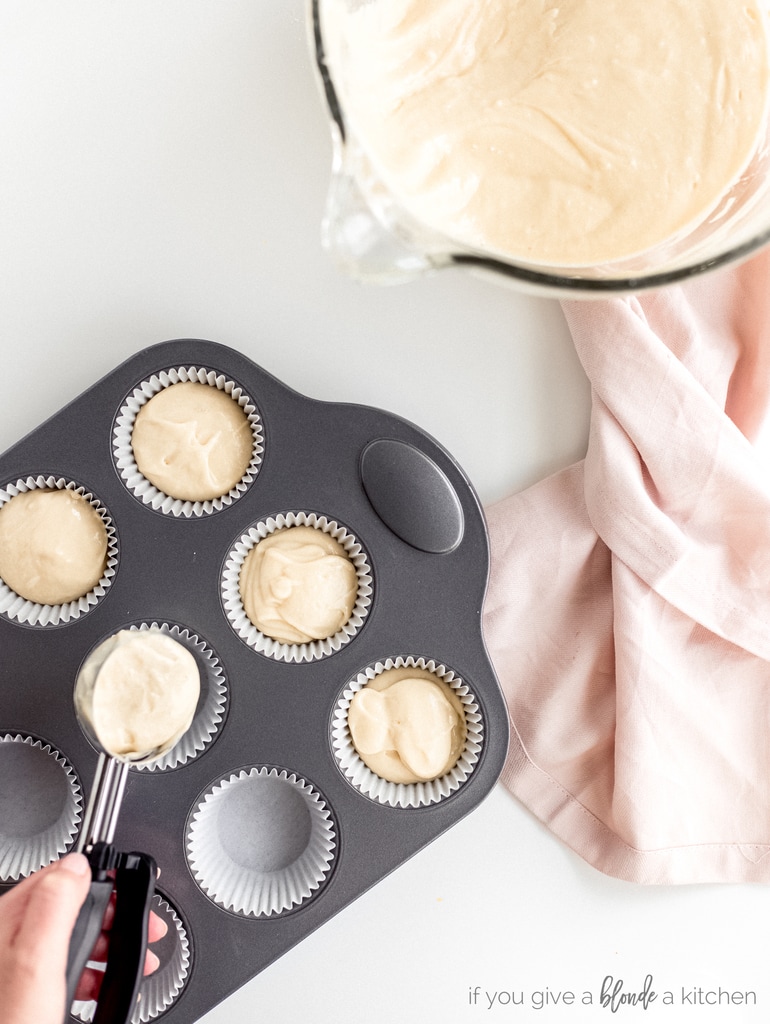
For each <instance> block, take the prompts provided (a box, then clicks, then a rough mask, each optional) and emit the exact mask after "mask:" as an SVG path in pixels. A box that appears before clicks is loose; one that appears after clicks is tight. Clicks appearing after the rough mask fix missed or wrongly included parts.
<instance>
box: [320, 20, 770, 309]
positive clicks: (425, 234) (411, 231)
mask: <svg viewBox="0 0 770 1024" xmlns="http://www.w3.org/2000/svg"><path fill="white" fill-rule="evenodd" d="M326 2H327V0H309V8H308V15H309V33H310V39H311V46H312V48H313V53H314V58H315V65H316V69H317V72H318V79H319V83H320V87H321V90H322V94H323V96H324V99H325V103H326V106H327V109H328V113H329V119H330V125H331V132H332V145H333V162H332V169H331V183H330V188H329V192H328V197H327V202H326V209H325V212H324V216H323V220H322V242H323V245H324V247H325V249H326V250H327V251H328V252H329V253H330V255H331V256H332V257H333V258H334V259H335V260H336V262H337V263H338V264H339V265H340V266H341V267H342V268H343V269H344V270H345V271H346V272H347V273H348V274H350V275H351V276H352V277H354V278H357V279H359V280H362V281H372V282H377V283H383V284H385V283H396V282H399V281H403V280H406V279H409V278H412V277H415V276H418V275H420V274H424V273H426V272H431V271H436V270H439V269H442V268H445V267H458V266H464V267H469V268H473V269H475V270H477V271H481V272H490V273H492V274H493V275H494V276H495V277H497V279H498V280H500V279H502V278H504V279H507V280H508V281H510V282H512V283H514V284H516V285H519V286H520V287H522V288H524V289H528V290H529V291H534V292H537V293H539V294H550V295H554V296H557V297H573V298H577V297H581V296H582V297H589V298H590V297H592V296H596V297H600V296H603V295H610V294H623V293H630V292H638V291H642V290H645V289H650V288H659V287H661V286H664V285H668V284H672V283H674V282H677V281H682V280H685V279H687V278H690V277H693V276H695V275H698V274H701V273H704V272H705V271H709V270H713V269H716V268H718V267H722V266H725V265H726V264H729V263H733V262H736V261H740V260H743V259H745V258H747V257H748V256H750V255H751V254H752V253H753V252H755V251H756V250H757V249H759V248H760V247H762V246H764V245H765V244H766V243H767V242H769V241H770V121H769V123H768V125H767V126H766V129H765V136H764V138H763V139H762V140H760V144H759V145H758V147H757V150H756V152H755V155H754V157H753V158H752V160H751V162H750V164H749V165H748V166H747V167H746V169H745V170H744V172H743V174H742V175H741V176H740V178H739V179H738V180H737V181H736V182H735V183H734V185H733V187H732V188H731V189H730V190H729V191H728V192H727V193H725V194H724V195H723V196H722V197H721V199H720V201H719V202H718V204H717V206H716V207H715V208H713V209H712V210H711V211H710V213H709V214H708V215H707V216H706V217H705V219H703V220H701V221H700V223H698V224H697V225H696V226H695V227H693V228H691V229H690V230H688V231H687V232H686V233H683V234H680V235H679V236H678V237H676V238H675V239H673V240H668V241H667V242H665V243H663V244H660V245H658V246H656V247H655V248H653V249H649V250H647V251H645V252H644V253H642V254H640V255H637V256H634V257H631V258H625V259H623V260H618V261H616V262H609V263H605V264H603V265H597V266H551V265H538V264H535V263H527V262H523V261H517V260H514V259H509V258H507V257H506V256H505V255H501V254H499V253H496V252H492V251H485V250H483V249H474V248H471V247H468V246H467V245H465V244H462V243H458V242H457V240H455V239H452V238H451V237H449V236H447V235H442V234H440V233H438V232H436V231H435V230H433V229H432V228H430V227H428V226H426V225H425V224H423V223H421V222H420V221H419V220H417V219H415V217H414V216H412V215H410V214H409V213H408V212H407V211H406V210H405V209H404V208H403V206H402V205H401V204H400V203H399V200H398V199H397V197H396V196H395V195H393V194H392V193H391V192H390V191H389V190H388V188H387V187H386V185H385V184H384V183H383V181H382V179H381V177H380V175H379V174H378V173H377V170H376V169H375V167H374V165H373V162H372V160H371V159H370V157H369V156H368V155H367V151H366V140H365V139H363V138H360V137H358V136H357V135H356V134H355V133H354V132H353V131H351V129H350V126H349V124H348V123H347V122H346V118H345V104H344V100H343V90H342V89H341V88H340V83H338V82H336V81H335V74H336V73H337V72H336V69H335V68H333V67H332V66H331V65H330V60H329V53H330V50H331V47H330V45H329V43H330V40H329V39H328V38H326V36H327V34H328V32H329V31H330V29H329V25H328V24H327V23H326V21H325V18H324V11H325V3H326ZM387 2H388V0H346V3H347V12H348V14H347V17H352V16H354V14H355V11H356V10H357V9H358V8H359V7H361V6H362V5H363V4H372V3H387ZM334 31H335V32H337V33H340V34H342V43H343V45H344V34H345V32H346V22H345V18H344V17H343V18H338V19H337V20H336V22H335V25H334ZM339 43H340V40H339V39H336V40H335V46H336V47H337V48H338V47H339Z"/></svg>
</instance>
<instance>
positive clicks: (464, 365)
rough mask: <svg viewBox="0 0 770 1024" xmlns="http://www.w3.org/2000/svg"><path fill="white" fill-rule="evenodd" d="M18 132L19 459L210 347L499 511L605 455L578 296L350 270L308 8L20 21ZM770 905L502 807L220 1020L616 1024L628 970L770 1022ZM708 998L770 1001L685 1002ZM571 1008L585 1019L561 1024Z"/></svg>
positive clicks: (9, 205)
mask: <svg viewBox="0 0 770 1024" xmlns="http://www.w3.org/2000/svg"><path fill="white" fill-rule="evenodd" d="M0 140H2V141H1V142H0V281H2V285H1V286H0V287H2V301H0V338H1V339H2V346H3V354H4V357H5V367H4V374H3V387H2V399H1V404H0V449H4V448H6V447H7V446H9V445H10V444H12V443H13V442H15V441H16V440H17V439H19V438H20V437H22V436H23V435H24V434H25V433H27V432H28V431H29V430H31V429H33V428H34V427H35V426H36V425H37V424H38V423H40V422H41V421H42V420H43V419H44V418H46V417H47V416H49V415H51V414H52V413H53V412H55V411H56V410H57V409H58V408H60V407H61V406H62V405H63V404H65V402H67V401H68V400H70V399H71V398H74V397H75V396H76V395H78V394H79V393H80V392H81V391H82V390H84V389H85V388H86V387H87V386H88V385H90V384H91V383H92V382H94V381H95V380H97V379H98V378H99V377H101V376H102V375H103V374H105V373H107V372H108V371H109V370H110V369H111V368H112V367H113V366H114V365H116V364H117V363H118V362H119V361H122V360H123V359H124V358H126V357H127V356H129V355H130V354H131V353H133V352H135V351H136V350H138V349H140V348H143V347H144V346H146V345H150V344H153V343H155V342H157V341H162V340H165V339H168V338H175V337H202V338H209V339H212V340H215V341H219V342H223V343H224V344H227V345H231V346H233V347H235V348H238V349H240V350H241V351H243V352H244V353H245V354H246V355H247V356H249V357H250V358H252V359H253V360H255V361H256V362H258V363H260V364H261V365H262V366H264V367H265V368H266V369H267V370H269V371H270V372H272V373H273V374H275V375H276V376H278V377H279V378H281V379H282V380H283V381H285V382H286V383H287V384H290V385H291V386H293V387H294V388H296V389H297V390H299V391H301V392H304V393H306V394H308V395H310V396H312V397H316V398H325V399H330V400H335V401H351V402H362V403H365V404H372V405H375V406H380V407H383V408H387V409H390V410H392V411H393V412H396V413H398V414H401V415H403V416H405V417H407V418H408V419H410V420H413V421H414V422H416V423H418V424H419V425H420V426H422V427H423V428H425V429H426V430H428V431H429V432H430V433H431V434H433V435H434V436H435V437H436V438H437V439H438V440H440V441H441V442H442V443H443V444H444V445H445V446H446V447H447V448H448V449H449V450H450V451H451V452H452V453H453V454H454V455H455V457H456V458H457V459H458V461H459V462H460V463H461V465H463V467H464V468H465V470H466V471H467V473H468V474H469V476H470V478H471V480H472V481H473V482H474V484H475V486H476V488H477V490H478V492H479V494H480V496H481V498H482V500H483V501H484V502H485V503H488V502H491V501H493V500H495V499H497V498H500V497H502V496H504V495H505V494H508V493H510V492H511V491H513V490H516V489H519V488H522V487H524V486H526V485H528V484H530V483H532V482H534V481H535V480H537V479H539V478H540V477H542V476H545V475H546V474H548V473H550V472H552V471H553V470H555V469H558V468H560V467H562V466H564V465H567V464H568V463H570V462H572V461H574V460H575V459H578V458H580V457H581V455H582V453H583V450H584V446H585V438H586V431H587V422H588V412H589V401H590V396H589V390H588V386H587V382H586V380H585V378H584V375H583V373H582V370H581V368H580V366H579V364H578V362H577V359H576V357H575V354H574V352H573V349H572V345H571V341H570V338H569V334H568V332H567V330H566V326H565V324H564V321H563V318H562V314H561V311H560V309H559V307H558V305H557V304H556V303H555V302H554V301H553V300H546V299H539V298H533V297H531V296H525V295H523V294H520V293H518V292H515V291H513V290H510V289H508V288H505V287H501V286H498V285H495V284H492V283H490V282H488V281H482V280H480V279H476V278H473V277H471V276H468V275H466V274H463V273H462V272H444V273H443V274H439V275H436V276H434V277H432V278H427V279H422V280H420V281H417V282H412V283H410V284H408V285H401V286H398V287H392V288H373V287H364V286H361V285H360V284H357V283H355V282H353V281H351V280H348V279H347V278H346V277H345V276H343V275H342V274H341V272H340V271H338V269H337V268H336V267H335V266H334V265H333V264H332V262H331V261H330V260H329V258H328V257H327V255H326V254H325V253H324V252H323V251H322V249H321V246H320V241H319V225H320V219H321V214H322V208H323V204H324V198H325V193H326V188H327V183H328V177H329V162H330V143H329V135H328V130H327V125H326V121H325V115H324V110H323V106H322V103H321V100H320V97H319V94H318V91H317V87H316V83H315V79H314V76H313V72H312V64H311V60H310V56H309V48H308V45H307V41H306V34H305V8H304V3H303V0H251V2H247V0H131V2H130V3H123V4H120V3H112V2H103V0H77V2H76V0H2V3H0ZM769 899H770V896H769V895H768V892H767V891H766V889H764V888H762V887H748V886H746V887H730V886H712V887H708V886H692V887H681V888H656V889H651V888H643V887H637V886H632V885H629V884H626V883H622V882H619V881H617V880H614V879H609V878H606V877H604V876H603V875H601V874H599V873H598V872H596V871H595V870H593V869H592V868H590V867H588V866H587V865H586V864H585V863H584V862H582V861H581V860H580V859H579V858H578V857H577V856H575V855H574V854H573V853H571V852H570V851H569V850H568V849H566V848H565V847H564V846H563V845H562V844H561V843H560V842H559V841H557V840H556V839H554V838H553V836H551V834H550V833H549V832H548V831H547V830H546V829H544V828H543V827H542V826H541V825H540V824H539V823H538V822H537V821H536V820H535V819H534V818H533V817H532V815H531V814H530V813H529V812H528V811H526V810H525V809H524V808H522V807H521V806H520V805H519V804H518V803H517V802H516V801H515V800H514V799H513V798H512V797H511V796H510V795H509V794H508V793H507V792H506V791H505V790H504V789H503V788H502V787H501V786H498V787H497V788H496V789H495V790H494V791H493V792H492V794H491V795H490V796H489V797H488V799H487V800H486V801H485V802H484V803H483V804H482V805H481V807H480V808H479V809H478V810H476V811H475V812H473V813H472V814H471V815H470V816H469V817H468V818H466V819H465V820H464V821H462V822H461V823H460V824H458V825H457V826H456V827H455V828H453V829H452V830H451V831H450V832H449V833H447V834H446V835H444V836H443V837H441V838H440V839H438V840H436V841H435V842H434V843H433V844H431V846H429V847H428V848H427V849H425V850H424V851H422V852H421V853H419V854H418V855H417V856H416V857H415V858H413V859H412V860H411V861H410V862H408V863H407V864H405V865H404V866H403V867H402V868H400V869H399V870H398V871H396V872H395V873H394V874H393V875H391V876H390V877H389V878H387V879H386V880H384V881H383V882H382V883H380V884H379V885H378V886H376V887H375V888H374V889H373V890H371V891H370V892H369V893H367V894H366V895H365V896H363V897H362V898H360V899H359V900H358V901H356V903H354V904H353V905H352V906H350V907H349V908H348V909H346V910H345V911H344V912H343V913H342V914H340V915H338V916H337V917H336V918H334V919H333V920H331V921H330V922H329V923H328V924H326V925H325V926H323V927H322V928H321V929H320V930H318V931H317V932H315V933H314V934H313V935H311V936H310V937H309V938H307V939H306V940H305V941H303V942H302V943H301V944H300V945H298V946H297V947H295V948H294V949H292V950H290V951H289V952H288V953H287V954H286V955H285V956H283V957H282V958H281V959H280V960H279V961H278V962H277V963H275V964H274V965H272V966H271V967H270V968H268V969H267V970H266V971H264V972H263V973H262V974H260V975H259V976H258V977H256V978H255V979H254V980H253V981H251V982H250V983H249V984H247V985H246V986H244V987H243V988H242V989H240V990H239V991H238V992H236V993H235V994H234V995H232V996H231V997H230V998H229V999H227V1000H226V1001H225V1002H224V1003H222V1004H220V1006H218V1007H217V1008H215V1009H214V1010H212V1011H211V1012H210V1013H209V1014H207V1015H206V1016H205V1018H203V1019H204V1021H205V1024H225V1022H228V1024H229V1022H238V1024H240V1022H243V1024H250V1022H255V1024H256V1022H271V1024H272V1022H277V1024H295V1022H297V1024H299V1022H304V1021H313V1022H314V1024H332V1022H334V1024H386V1022H387V1024H391V1022H393V1021H394V1020H399V1021H417V1020H421V1021H431V1022H432V1021H441V1022H450V1024H454V1022H457V1024H464V1022H466V1021H474V1020H516V1021H530V1020H541V1019H543V1020H547V1021H556V1022H558V1021H565V1022H582V1021H598V1020H603V1019H609V1015H610V1011H609V1009H602V1008H601V1007H600V1006H599V992H600V988H601V984H602V980H603V978H604V977H605V976H606V975H612V976H613V977H614V978H619V979H622V980H623V982H624V987H625V990H626V991H637V990H639V989H640V988H641V987H642V985H643V982H644V979H645V977H646V975H648V974H651V975H652V976H653V987H654V989H655V990H657V991H658V992H659V993H660V998H659V999H658V1000H657V1001H656V1002H655V1003H653V1004H651V1005H650V1007H649V1009H648V1010H647V1011H644V1010H643V1008H642V1007H641V1006H636V1007H633V1008H629V1007H623V1008H621V1010H620V1011H618V1012H619V1014H620V1018H621V1019H622V1018H624V1017H625V1018H629V1017H633V1018H634V1019H638V1018H639V1017H640V1016H641V1017H642V1019H644V1020H645V1021H646V1020H653V1021H654V1020H661V1021H674V1022H678V1021H701V1020H704V1021H711V1020H719V1021H720V1022H722V1021H726V1022H729V1021H733V1020H735V1021H743V1020H749V1019H750V1020H752V1021H760V1020H763V1021H764V1020H767V1019H768V1015H770V982H768V972H767V966H766V964H767V948H768V939H767V928H766V924H765V918H764V915H765V913H766V912H767V908H768V900H769ZM477 988H478V995H477V997H476V998H477V1001H476V1002H475V1003H474V1002H473V1001H472V998H473V997H472V995H471V993H472V992H473V990H475V989H477ZM693 988H696V989H697V988H701V989H703V991H704V993H706V992H712V991H714V992H715V991H718V989H719V988H722V989H727V990H730V991H735V990H744V991H753V992H755V993H756V998H757V1005H756V1006H749V1007H747V1006H744V1007H740V1006H736V1005H732V1006H730V1007H726V1006H724V1005H723V1006H722V1007H721V1008H716V1007H714V1006H708V1005H700V1006H699V1005H682V990H683V989H684V990H685V993H689V992H690V991H691V990H692V989H693ZM546 989H547V990H548V991H549V993H551V996H552V997H554V996H556V995H559V994H561V993H564V992H565V991H567V990H569V991H571V992H573V993H574V994H575V1002H574V1003H572V1004H571V1005H565V1004H564V1003H563V1002H562V1001H560V1002H559V1003H558V1004H556V1005H554V1004H553V1001H551V1002H550V1003H549V1004H548V1008H546V1009H545V1011H543V1010H540V1009H537V1008H536V1005H535V1004H536V1003H537V1001H538V998H537V996H536V995H535V994H536V993H538V992H544V991H545V990H546ZM665 991H670V992H671V993H673V996H674V999H675V1005H673V1006H671V1005H665V1004H664V1003H663V1001H662V1000H663V993H664V992H665ZM511 992H513V993H515V999H516V1000H519V999H520V998H522V997H523V999H524V1005H523V1006H519V1005H517V1006H510V1005H508V1006H505V1005H500V1002H499V1001H498V1002H496V1003H495V1005H494V1006H493V1007H492V1008H491V1009H490V1008H489V1005H488V995H487V993H511ZM586 993H587V994H588V995H590V997H591V999H592V1001H593V1002H592V1005H583V999H584V998H586V996H585V995H584V994H586ZM503 998H505V996H503ZM704 998H705V996H704Z"/></svg>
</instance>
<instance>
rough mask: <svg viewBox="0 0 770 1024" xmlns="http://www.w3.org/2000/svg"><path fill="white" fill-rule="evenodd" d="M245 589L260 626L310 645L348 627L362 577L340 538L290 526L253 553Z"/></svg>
mask: <svg viewBox="0 0 770 1024" xmlns="http://www.w3.org/2000/svg"><path fill="white" fill-rule="evenodd" d="M239 587H240V593H241V600H242V602H243V607H244V610H245V612H246V614H247V615H248V617H249V619H250V620H251V621H252V622H253V623H254V625H255V626H256V627H257V629H259V630H260V631H261V632H262V633H264V634H265V635H266V636H269V637H272V638H273V639H274V640H278V641H280V642H281V643H285V644H304V643H310V642H311V641H313V640H323V639H325V638H326V637H330V636H333V635H334V634H335V633H336V632H338V630H340V629H341V628H342V627H343V626H344V625H345V623H346V622H347V621H348V619H349V618H350V615H351V612H352V611H353V606H354V605H355V601H356V595H357V593H358V577H357V575H356V570H355V566H354V565H353V563H352V562H351V560H350V559H349V558H348V556H347V554H346V552H345V549H344V548H343V547H342V545H341V544H340V543H339V542H338V541H336V540H335V539H334V537H332V536H331V535H330V534H328V533H324V532H323V531H322V530H316V529H314V528H313V527H312V526H290V527H286V528H285V529H282V530H277V531H276V532H275V533H271V534H269V535H268V536H267V537H265V538H264V539H263V540H261V541H259V543H258V544H256V545H255V546H254V547H253V548H252V549H251V551H249V553H248V555H247V556H246V558H245V559H244V562H243V565H242V566H241V572H240V578H239Z"/></svg>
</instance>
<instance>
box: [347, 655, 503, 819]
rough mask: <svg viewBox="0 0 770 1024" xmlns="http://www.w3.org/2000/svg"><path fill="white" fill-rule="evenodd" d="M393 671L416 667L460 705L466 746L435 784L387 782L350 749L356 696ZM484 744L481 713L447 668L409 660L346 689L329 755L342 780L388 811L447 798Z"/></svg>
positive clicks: (382, 666) (371, 672)
mask: <svg viewBox="0 0 770 1024" xmlns="http://www.w3.org/2000/svg"><path fill="white" fill-rule="evenodd" d="M393 668H416V669H423V670H425V671H428V672H431V673H432V674H433V675H435V676H437V677H438V678H439V679H441V680H443V682H445V683H447V684H448V685H449V686H450V687H451V688H452V690H453V692H454V694H455V695H456V696H457V697H458V699H459V700H460V703H461V704H462V707H463V711H464V714H465V726H466V738H465V747H464V749H463V751H462V753H461V754H460V757H459V758H458V760H457V762H456V763H455V765H454V766H453V767H452V768H450V770H449V771H448V772H446V773H445V774H444V775H441V776H440V777H439V778H437V779H432V780H430V781H426V782H414V783H396V782H388V781H387V780H386V779H383V778H381V777H380V776H379V775H376V774H375V773H374V772H373V771H372V770H371V768H369V767H368V766H367V765H366V764H364V762H363V761H362V760H361V757H360V756H359V754H358V751H357V750H356V748H355V746H354V745H353V740H352V737H351V735H350V728H349V725H348V711H349V709H350V703H351V701H352V700H353V697H354V695H355V694H356V693H357V692H358V691H359V690H361V689H363V687H364V686H366V684H367V683H368V682H369V681H370V680H371V679H374V678H375V677H376V676H378V675H380V674H381V673H382V672H385V671H389V670H390V669H393ZM483 741H484V727H483V720H482V716H481V712H480V710H479V706H478V704H477V702H476V699H475V697H474V696H473V694H472V692H471V690H470V688H469V687H468V686H467V685H466V683H465V682H464V681H463V680H462V679H461V678H460V677H459V676H457V675H455V673H454V672H453V671H452V670H451V669H449V668H447V667H446V666H444V665H442V664H439V663H438V662H436V661H434V660H432V659H427V658H423V657H413V656H411V655H406V656H398V657H394V658H388V659H386V660H385V661H378V662H377V663H376V664H374V665H371V666H369V667H368V668H366V669H365V670H364V671H363V672H360V673H359V674H358V675H357V676H356V678H355V679H354V680H353V681H352V682H351V683H349V684H348V685H347V686H346V688H345V690H344V691H343V693H342V695H341V696H340V698H339V700H338V701H337V705H336V707H335V709H334V714H333V716H332V731H331V743H332V750H333V751H334V756H335V758H336V759H337V763H338V764H339V766H340V769H341V770H342V772H343V774H344V776H345V778H346V779H347V780H348V781H349V782H350V783H351V785H353V786H354V787H355V788H356V789H357V790H358V791H359V792H360V793H362V794H363V795H364V796H367V797H369V798H370V799H372V800H375V801H377V802H378V803H382V804H388V805H390V806H391V807H424V806H428V805H429V804H435V803H438V801H439V800H443V799H445V798H446V797H448V796H450V795H451V794H452V793H454V792H455V791H456V790H458V789H459V788H460V786H462V785H463V783H464V782H465V781H466V780H467V779H468V777H469V776H470V774H471V773H472V772H473V769H474V767H475V765H476V763H477V761H478V759H479V754H480V752H481V748H482V744H483Z"/></svg>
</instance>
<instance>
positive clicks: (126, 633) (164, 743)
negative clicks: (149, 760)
mask: <svg viewBox="0 0 770 1024" xmlns="http://www.w3.org/2000/svg"><path fill="white" fill-rule="evenodd" d="M199 694H200V672H199V670H198V665H197V662H196V661H195V658H194V657H193V655H192V654H191V653H190V651H189V650H188V649H187V648H186V647H184V646H183V645H182V644H180V643H179V642H178V641H177V640H174V639H173V637H171V636H169V635H168V634H167V633H164V632H162V631H161V630H160V629H155V628H153V629H147V630H132V629H123V630H120V632H118V633H115V634H113V635H112V636H110V637H108V638H107V639H106V640H105V641H104V642H103V643H101V644H100V645H99V646H98V647H97V648H96V649H95V650H94V651H93V652H92V653H91V654H90V655H89V657H88V658H87V659H86V661H85V662H84V664H83V667H82V669H81V671H80V674H79V676H78V681H77V686H76V688H75V703H76V707H77V712H78V715H79V716H80V717H81V718H83V719H84V720H85V721H86V722H88V724H89V725H90V727H91V729H92V730H93V732H94V735H95V737H96V738H97V739H98V741H99V743H100V745H101V747H102V749H103V750H104V751H105V753H107V754H110V755H111V756H112V757H116V758H118V759H128V760H141V759H143V758H144V757H146V756H147V755H149V754H150V753H152V752H156V753H157V755H158V756H159V755H160V753H164V752H165V751H167V750H170V749H171V748H172V747H173V746H174V744H175V743H177V741H178V740H180V739H181V738H182V736H183V735H184V734H185V732H187V730H188V729H189V727H190V723H191V722H192V720H193V716H194V714H195V709H196V706H197V703H198V697H199Z"/></svg>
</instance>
